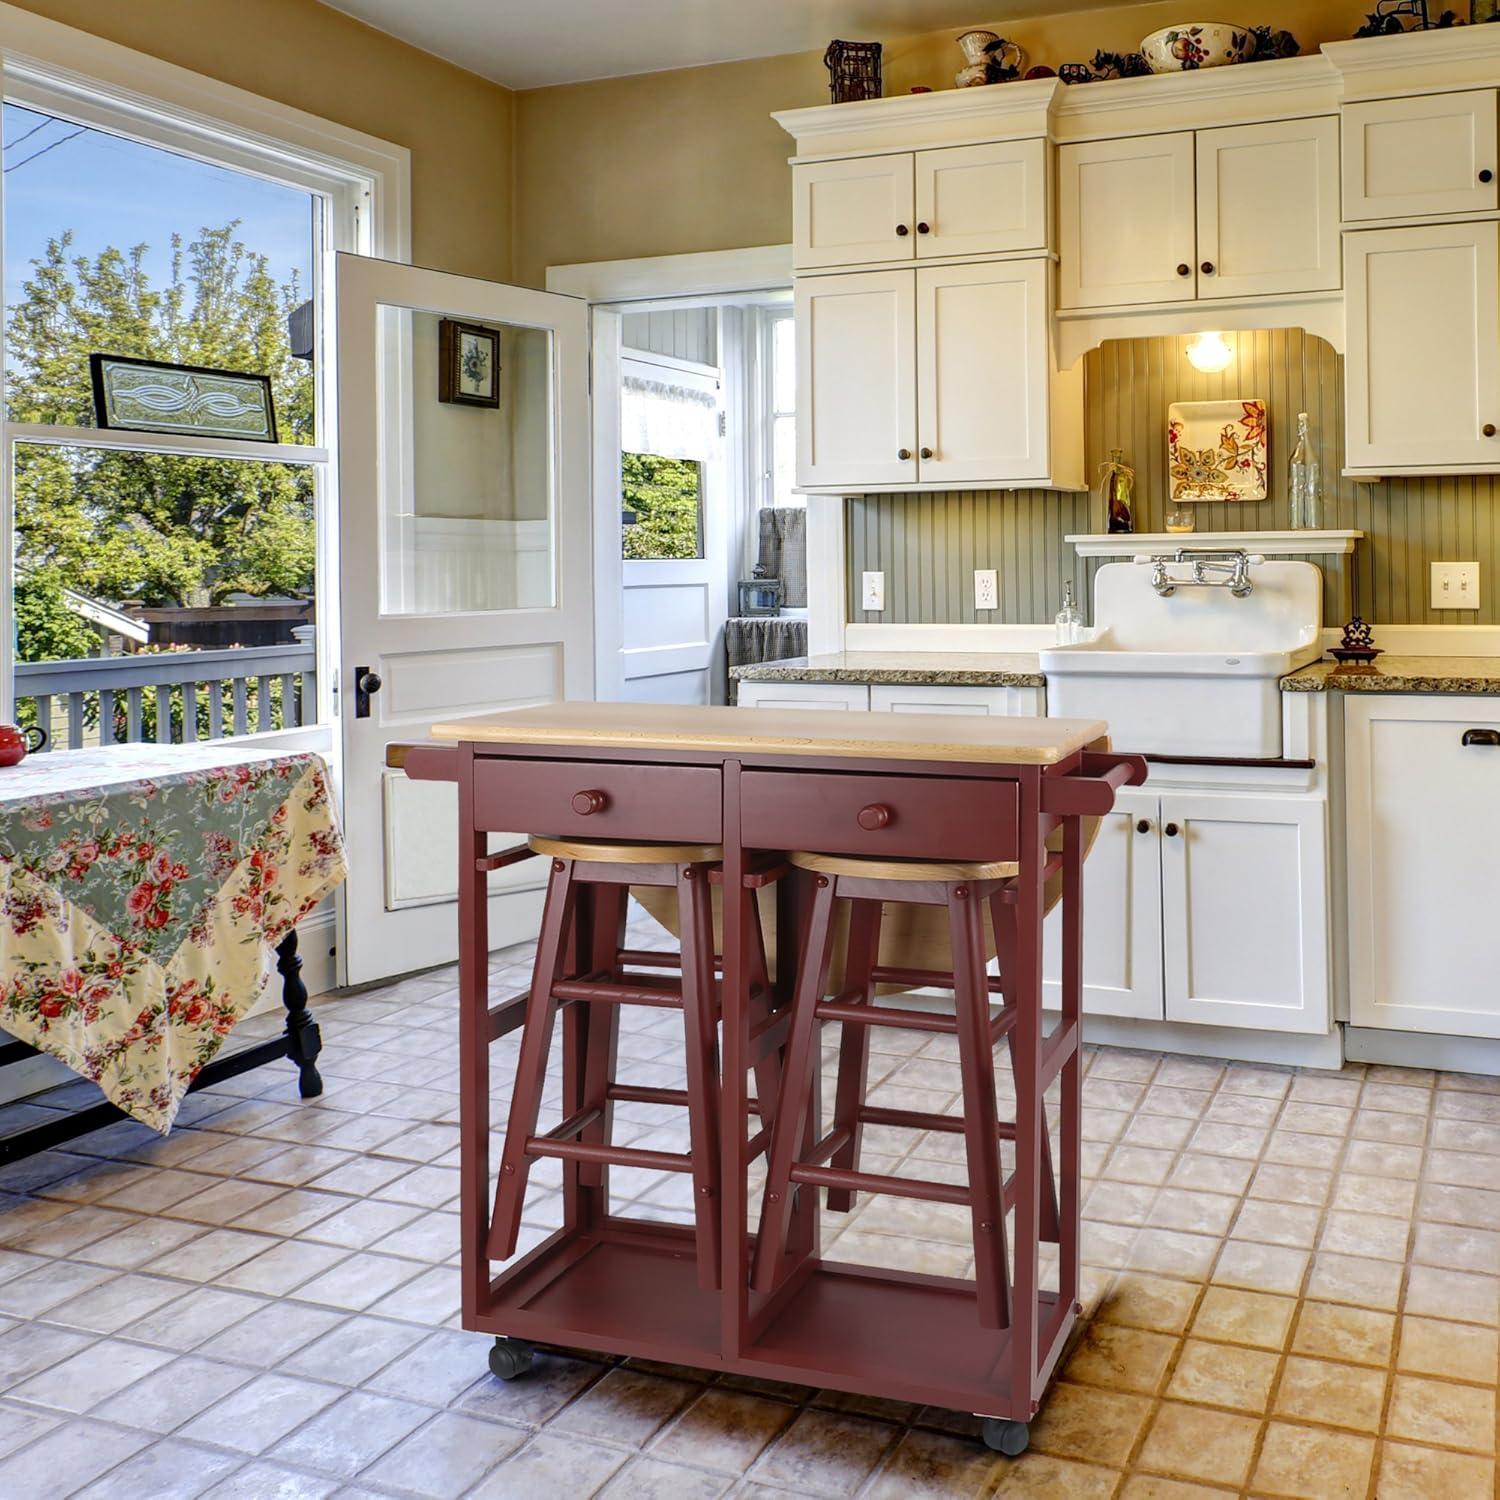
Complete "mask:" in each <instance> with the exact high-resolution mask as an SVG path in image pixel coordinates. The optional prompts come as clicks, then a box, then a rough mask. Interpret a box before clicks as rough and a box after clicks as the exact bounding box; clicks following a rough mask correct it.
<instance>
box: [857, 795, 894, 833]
mask: <svg viewBox="0 0 1500 1500" xmlns="http://www.w3.org/2000/svg"><path fill="white" fill-rule="evenodd" d="M855 821H856V822H857V823H858V824H859V826H860V827H861V828H863V829H866V830H867V831H869V832H870V833H874V832H875V830H876V829H877V828H889V827H890V825H891V810H890V808H888V807H886V806H885V805H884V804H883V803H880V802H872V803H871V804H870V805H869V806H868V807H862V808H860V810H859V816H858V817H857V818H856V819H855Z"/></svg>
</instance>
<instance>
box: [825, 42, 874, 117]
mask: <svg viewBox="0 0 1500 1500" xmlns="http://www.w3.org/2000/svg"><path fill="white" fill-rule="evenodd" d="M880 52H881V46H880V43H879V42H839V41H833V42H829V44H828V50H827V51H826V52H825V53H824V54H823V66H824V67H825V68H827V69H828V90H829V92H830V93H831V94H832V95H833V102H834V103H835V104H848V103H851V102H852V101H853V100H855V99H878V98H880V94H881V81H880Z"/></svg>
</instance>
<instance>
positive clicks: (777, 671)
mask: <svg viewBox="0 0 1500 1500" xmlns="http://www.w3.org/2000/svg"><path fill="white" fill-rule="evenodd" d="M730 675H731V676H732V677H734V678H735V679H736V681H739V682H878V683H892V684H900V685H904V686H907V687H912V686H918V685H921V686H927V687H933V686H938V685H944V686H949V687H1045V686H1046V685H1047V679H1046V678H1045V677H1043V676H1042V669H1041V663H1040V662H1039V661H1038V659H1037V654H1036V652H1035V651H836V652H832V653H830V654H829V655H827V656H793V657H788V658H787V659H786V660H785V661H767V662H758V663H756V664H755V665H754V666H748V667H734V668H733V669H731V672H730Z"/></svg>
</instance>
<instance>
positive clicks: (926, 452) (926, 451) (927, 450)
mask: <svg viewBox="0 0 1500 1500" xmlns="http://www.w3.org/2000/svg"><path fill="white" fill-rule="evenodd" d="M921 453H922V457H923V458H931V457H932V449H931V448H923V449H922V450H921Z"/></svg>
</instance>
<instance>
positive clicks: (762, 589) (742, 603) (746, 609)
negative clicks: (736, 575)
mask: <svg viewBox="0 0 1500 1500" xmlns="http://www.w3.org/2000/svg"><path fill="white" fill-rule="evenodd" d="M785 595H786V584H785V583H784V582H782V580H781V579H779V578H742V579H740V582H739V596H740V598H739V610H738V613H739V614H740V615H741V616H742V617H744V618H747V619H748V618H754V617H755V616H757V615H779V614H780V613H781V601H782V599H783V598H784V597H785Z"/></svg>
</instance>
